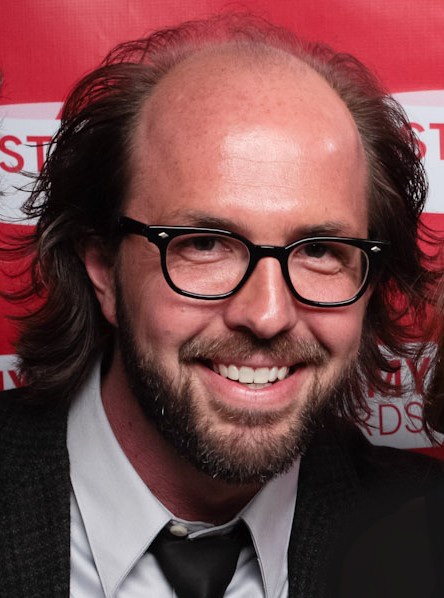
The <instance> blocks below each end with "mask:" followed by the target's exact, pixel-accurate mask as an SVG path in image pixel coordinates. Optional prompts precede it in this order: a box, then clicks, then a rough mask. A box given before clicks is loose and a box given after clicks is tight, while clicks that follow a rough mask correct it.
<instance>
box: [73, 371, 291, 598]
mask: <svg viewBox="0 0 444 598" xmlns="http://www.w3.org/2000/svg"><path fill="white" fill-rule="evenodd" d="M67 444H68V451H69V457H70V465H71V482H72V486H73V491H74V494H75V497H76V500H77V503H78V506H79V510H80V513H81V516H82V519H83V523H84V525H85V529H86V533H87V536H88V540H89V543H90V546H91V551H92V554H93V557H94V562H95V565H96V567H97V572H98V574H99V577H100V580H101V583H102V586H103V589H104V592H105V595H106V596H107V597H108V596H112V595H113V594H114V593H115V591H116V589H117V588H118V586H119V585H120V584H121V583H122V581H123V579H124V578H125V577H126V575H127V574H128V573H129V571H130V570H131V569H132V567H133V566H134V564H135V563H136V562H137V561H138V559H139V558H140V557H141V556H142V555H143V554H144V553H145V551H146V550H147V548H148V547H149V545H150V544H151V542H152V541H153V540H154V538H155V537H156V536H157V534H158V533H159V531H160V530H161V529H162V528H163V527H164V526H165V525H166V524H167V523H168V522H169V521H170V520H171V519H176V518H175V517H174V515H172V514H171V513H170V512H169V511H168V509H166V508H165V507H164V506H163V505H162V504H161V503H160V502H159V501H158V500H157V498H156V497H155V496H154V495H153V494H152V492H150V490H149V489H148V487H147V486H146V485H145V484H144V482H143V481H142V480H141V478H140V477H139V475H138V474H137V473H136V471H135V470H134V468H133V467H132V465H131V464H130V462H129V461H128V459H127V457H126V456H125V454H124V452H123V451H122V449H121V448H120V445H119V443H118V441H117V440H116V438H115V436H114V433H113V431H112V429H111V426H110V424H109V422H108V419H107V417H106V414H105V411H104V408H103V405H102V400H101V394H100V364H99V363H98V364H97V365H96V366H95V368H94V370H93V372H92V373H91V375H90V377H89V379H88V380H87V382H86V383H85V384H84V386H83V387H82V389H81V390H80V391H79V393H78V394H77V396H76V397H75V398H74V400H73V403H72V405H71V408H70V413H69V418H68V439H67ZM298 474H299V460H297V461H296V462H295V464H294V465H293V466H292V467H291V469H290V471H289V472H288V473H286V474H285V475H282V476H279V477H277V478H275V479H273V480H272V481H271V482H269V483H268V484H266V485H265V486H264V487H263V488H262V490H261V491H260V492H259V493H258V494H257V495H256V496H255V497H254V498H253V499H252V500H251V501H250V502H249V503H248V505H246V507H244V509H243V510H242V511H241V512H240V513H239V515H238V517H236V519H238V518H242V519H243V520H244V521H245V523H246V524H247V526H248V528H249V530H250V533H251V535H252V538H253V544H254V547H255V549H256V553H257V555H258V559H259V566H260V569H261V574H262V579H263V581H264V585H265V590H266V596H273V595H274V592H275V589H276V588H277V587H279V586H280V585H282V583H283V581H284V579H285V577H286V576H287V551H288V543H289V537H290V530H291V524H292V520H293V514H294V507H295V501H296V490H297V480H298ZM176 520H178V519H176ZM178 521H183V520H178ZM185 523H186V522H185ZM230 524H232V522H229V523H228V524H225V526H220V528H221V529H222V528H225V527H227V526H229V525H230ZM203 527H208V526H207V525H206V524H203V525H202V528H203ZM202 528H201V529H202ZM192 529H193V530H196V529H197V528H196V526H195V524H192ZM214 531H215V530H214ZM201 533H202V532H201ZM196 535H197V534H196Z"/></svg>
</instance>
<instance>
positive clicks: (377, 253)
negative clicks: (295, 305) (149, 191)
mask: <svg viewBox="0 0 444 598" xmlns="http://www.w3.org/2000/svg"><path fill="white" fill-rule="evenodd" d="M118 229H119V232H120V234H122V235H128V234H132V235H141V236H142V237H145V238H146V239H148V241H149V242H150V243H154V245H156V246H157V247H158V249H159V252H160V261H161V266H162V271H163V275H164V277H165V280H166V281H167V283H168V284H169V286H170V287H171V288H172V289H173V290H174V291H176V293H179V294H180V295H185V296H186V297H193V298H195V299H207V300H213V299H225V298H226V297H230V296H231V295H234V293H237V291H239V289H241V288H242V286H243V285H244V284H245V282H246V281H247V280H248V278H249V276H250V275H251V273H252V272H253V270H254V268H255V267H256V264H257V263H258V261H259V260H261V259H262V258H265V257H273V258H275V259H277V260H278V262H279V263H280V265H281V269H282V275H283V277H284V279H285V281H286V283H287V285H288V288H289V289H290V291H291V292H292V294H293V295H294V296H295V297H296V298H297V299H298V300H299V301H301V302H302V303H305V304H306V305H312V306H317V307H340V306H343V305H350V304H351V303H354V302H355V301H357V300H358V299H359V298H360V297H362V295H363V294H364V292H365V290H366V289H367V287H368V284H369V281H370V275H371V273H372V272H374V271H375V270H377V268H378V266H379V264H380V262H381V256H382V255H383V253H384V250H385V249H386V248H387V246H388V245H389V243H388V242H387V241H371V240H368V239H356V238H351V237H334V236H324V237H309V238H306V239H300V240H298V241H295V242H294V243H291V244H290V245H287V246H286V247H279V246H274V245H255V244H254V243H252V242H251V241H249V240H248V239H246V238H245V237H242V236H241V235H238V234H236V233H233V232H230V231H226V230H219V229H213V228H194V227H190V226H157V225H156V226H149V225H147V224H143V223H142V222H139V221H137V220H133V219H132V218H128V217H126V216H122V217H121V218H119V220H118Z"/></svg>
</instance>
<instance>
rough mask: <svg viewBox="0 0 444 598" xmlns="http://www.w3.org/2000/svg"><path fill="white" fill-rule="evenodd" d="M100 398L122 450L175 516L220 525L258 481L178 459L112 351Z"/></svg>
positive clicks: (256, 487)
mask: <svg viewBox="0 0 444 598" xmlns="http://www.w3.org/2000/svg"><path fill="white" fill-rule="evenodd" d="M102 401H103V406H104V409H105V413H106V415H107V417H108V420H109V423H110V425H111V428H112V430H113V432H114V435H115V436H116V439H117V441H118V442H119V444H120V447H121V448H122V450H123V452H124V453H125V455H126V457H127V458H128V460H129V462H130V463H131V465H132V466H133V467H134V469H135V470H136V471H137V473H138V475H139V476H140V477H141V479H142V480H143V482H144V483H145V484H146V485H147V486H148V488H149V489H150V491H151V492H152V493H153V494H154V495H155V496H156V497H157V499H158V500H159V501H160V502H161V503H162V504H163V505H164V506H165V507H166V508H167V509H168V510H169V511H171V513H173V514H174V515H175V516H176V517H178V518H181V519H185V520H188V521H205V522H208V523H214V524H221V523H225V522H226V521H229V520H230V519H232V518H233V517H234V516H235V515H236V514H237V513H238V512H239V511H240V510H241V509H242V508H243V507H244V506H245V505H246V504H247V503H248V502H249V501H250V500H251V498H252V497H253V496H254V495H255V494H256V493H257V492H258V490H259V489H260V486H259V485H257V484H251V485H234V484H228V483H226V482H224V481H222V480H218V479H213V478H212V477H211V476H209V475H207V474H205V473H202V472H201V471H199V470H198V469H196V468H195V467H194V466H193V465H191V464H190V463H189V462H188V461H186V460H185V459H184V458H182V457H181V456H180V455H178V454H177V452H176V451H175V450H174V448H173V447H172V446H171V445H170V444H169V443H168V442H167V441H166V440H165V439H164V438H163V436H162V435H161V434H160V433H159V432H158V431H157V429H156V428H155V427H154V425H153V424H152V423H151V422H150V421H148V420H147V418H146V417H145V416H144V414H143V412H142V410H141V408H140V406H139V404H138V402H137V400H136V398H135V397H134V395H133V394H132V392H131V391H130V389H129V387H128V383H127V379H126V375H125V372H124V370H123V367H122V364H121V361H120V359H119V357H118V355H116V356H115V357H114V358H113V361H112V364H111V367H110V369H109V370H108V372H107V373H106V375H105V377H104V379H103V381H102Z"/></svg>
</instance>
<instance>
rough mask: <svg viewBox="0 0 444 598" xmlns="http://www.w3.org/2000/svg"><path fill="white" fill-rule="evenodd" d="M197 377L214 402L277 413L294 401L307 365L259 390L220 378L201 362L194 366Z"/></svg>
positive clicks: (305, 373)
mask: <svg viewBox="0 0 444 598" xmlns="http://www.w3.org/2000/svg"><path fill="white" fill-rule="evenodd" d="M194 367H195V368H196V370H197V374H198V376H199V378H200V379H201V380H202V381H203V384H204V385H205V386H206V388H207V389H208V390H209V391H210V393H211V395H212V397H213V400H215V401H220V402H222V403H225V404H227V405H231V406H233V407H236V408H238V409H242V408H244V409H250V410H252V409H253V410H254V409H257V410H261V411H267V410H276V409H283V408H285V407H287V406H289V405H290V404H291V403H293V402H294V401H295V400H297V396H298V395H299V393H300V392H301V388H302V386H303V382H304V380H305V378H306V376H307V372H308V370H309V369H310V366H301V367H299V368H298V369H296V371H295V372H293V373H292V374H290V375H289V376H288V377H287V378H285V379H284V380H281V381H279V382H275V383H273V384H271V385H270V386H266V387H265V388H260V389H252V388H248V387H247V386H245V385H244V384H240V383H239V382H235V381H233V380H230V379H228V378H224V377H223V376H220V375H219V374H217V373H216V372H214V371H213V370H212V369H210V368H208V367H206V366H205V365H203V364H201V363H198V362H197V363H195V364H194Z"/></svg>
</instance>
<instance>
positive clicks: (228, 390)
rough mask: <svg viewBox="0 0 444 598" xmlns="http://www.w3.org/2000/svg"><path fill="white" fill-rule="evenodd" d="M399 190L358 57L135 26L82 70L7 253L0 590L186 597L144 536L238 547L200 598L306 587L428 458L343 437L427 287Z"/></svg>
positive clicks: (393, 148)
mask: <svg viewBox="0 0 444 598" xmlns="http://www.w3.org/2000/svg"><path fill="white" fill-rule="evenodd" d="M402 127H405V128H402ZM424 198H425V182H424V178H423V172H422V168H421V165H420V163H419V160H418V158H417V157H416V153H415V146H414V140H413V138H412V136H411V133H410V132H409V129H408V127H407V123H406V121H405V118H404V116H403V114H402V112H401V111H400V109H399V107H398V106H397V105H396V104H394V103H393V102H392V101H391V100H388V99H386V98H385V96H384V94H383V92H382V91H381V90H380V89H379V88H378V86H377V84H376V83H375V81H374V79H373V78H372V76H371V75H370V74H369V73H368V72H367V71H366V70H365V68H364V67H362V65H360V64H359V63H358V62H356V61H354V60H353V59H352V58H350V57H344V56H341V55H335V54H334V53H332V52H331V51H329V50H328V49H325V48H324V49H323V48H319V47H317V46H313V47H311V46H304V45H303V44H302V43H300V42H298V41H297V40H295V39H294V38H293V37H292V36H291V35H290V34H289V33H287V32H285V31H282V30H280V29H277V28H274V27H272V26H269V25H267V24H265V23H261V22H259V21H256V20H254V19H250V18H247V17H242V18H239V17H226V18H220V19H213V20H210V21H208V22H200V23H190V24H185V25H184V26H182V27H179V28H177V29H175V30H169V31H164V32H158V33H156V34H154V35H152V36H151V37H149V38H147V39H143V40H138V41H136V42H131V43H129V44H123V45H122V46H120V47H118V48H117V49H116V50H115V51H114V52H112V53H111V54H110V55H109V56H108V58H107V60H106V61H105V63H104V64H103V65H102V67H101V68H99V69H97V70H95V71H93V72H92V73H91V74H90V75H88V76H86V77H85V79H83V81H81V82H80V83H79V84H78V85H77V86H76V88H75V89H74V91H73V92H72V94H71V96H70V98H69V99H68V102H67V104H66V106H65V109H64V114H63V118H62V125H61V129H60V132H59V133H58V134H57V136H56V139H55V141H54V143H53V145H52V147H51V149H50V152H49V159H48V161H47V163H46V165H45V167H44V168H43V171H42V173H41V175H40V177H39V179H38V181H37V183H36V186H35V188H34V191H33V193H32V195H31V197H30V199H29V200H28V202H27V204H26V205H25V208H24V210H25V213H27V214H28V215H29V216H35V215H38V216H39V221H38V224H37V227H36V232H35V235H34V237H33V238H32V239H31V240H28V244H26V242H23V243H22V244H21V245H20V246H18V247H17V250H16V251H17V252H18V254H19V255H23V252H28V254H29V251H30V250H31V251H32V252H33V253H34V255H35V258H34V261H33V265H32V272H33V281H32V285H31V286H30V287H29V288H27V289H25V290H23V291H21V292H20V294H18V295H17V296H16V299H17V298H21V299H23V298H26V297H29V296H31V295H32V294H34V293H35V292H38V293H40V295H41V296H42V301H41V303H40V304H39V307H38V308H37V309H35V310H34V312H33V313H32V314H31V315H30V316H29V317H27V318H25V322H24V326H23V332H22V335H21V339H20V341H19V344H18V354H19V356H20V360H21V361H20V363H21V371H22V373H23V375H24V377H25V379H26V383H27V386H26V387H25V388H24V389H22V390H20V391H16V392H14V393H9V396H7V397H5V398H4V399H3V401H2V413H3V415H2V422H3V423H2V426H3V431H2V445H1V451H2V455H4V458H3V463H2V466H1V467H2V469H1V482H2V488H3V492H2V494H3V496H2V501H3V503H2V507H1V508H2V520H1V534H2V535H1V539H0V546H1V554H2V555H4V556H3V557H2V558H3V561H4V563H3V565H2V572H3V573H2V584H1V589H0V596H9V597H10V596H12V595H14V596H29V595H33V596H45V598H46V597H48V596H68V593H70V594H69V595H71V596H73V597H75V598H78V597H80V596H82V597H83V596H91V597H95V596H97V597H98V596H100V597H103V596H106V597H107V598H108V597H111V596H116V597H119V598H120V597H122V598H123V597H130V596H134V597H135V596H142V595H143V596H156V597H162V596H172V595H173V594H172V589H171V588H174V589H175V591H176V592H177V595H178V596H197V595H198V594H197V591H198V590H197V589H189V588H188V589H186V590H183V589H182V586H181V584H182V582H183V580H182V581H180V580H179V581H178V580H177V577H174V575H173V573H174V572H173V573H171V571H170V569H171V568H172V567H173V566H174V564H175V561H176V560H177V559H178V558H179V557H176V556H173V557H172V558H170V559H169V560H168V559H166V564H165V562H164V560H163V557H162V554H163V552H162V551H163V548H162V547H160V548H159V550H158V544H161V540H160V539H157V538H162V537H164V536H165V535H166V536H167V538H166V541H167V543H168V539H169V541H170V543H171V542H173V540H174V537H176V538H177V537H179V536H183V537H184V538H183V539H182V540H180V542H181V545H182V546H183V545H185V546H186V547H188V549H189V551H188V552H190V551H191V550H194V548H195V547H199V546H201V547H202V546H204V547H206V546H207V544H205V542H208V546H209V545H210V540H209V539H210V538H211V537H216V538H220V537H223V538H225V539H226V540H227V539H229V538H232V537H233V538H235V543H236V542H237V540H238V539H239V538H240V537H242V541H240V543H239V542H238V545H237V553H236V556H235V557H234V565H235V571H234V574H233V571H230V572H228V573H227V575H225V574H224V580H223V583H222V585H221V588H219V589H217V590H216V589H212V590H209V591H208V592H207V593H206V594H205V593H203V594H199V595H202V596H203V595H205V596H212V597H213V596H214V597H215V596H222V595H226V596H231V597H233V598H234V597H239V596H267V597H268V598H272V597H273V598H275V597H276V598H282V597H284V596H287V595H289V596H297V597H298V598H301V597H303V596H321V595H324V593H325V592H326V591H327V590H328V589H329V588H328V587H327V585H326V577H325V576H326V574H327V573H326V571H327V569H326V567H328V564H329V563H330V556H331V555H330V549H331V547H332V546H333V543H334V540H335V539H336V536H337V535H338V533H339V530H340V529H341V528H342V527H344V526H346V524H347V522H348V520H349V516H350V515H351V513H352V512H353V510H354V509H355V508H357V505H358V504H360V503H361V502H362V500H363V499H364V497H367V496H368V495H369V493H370V492H378V491H379V490H380V489H381V488H382V487H384V486H386V485H389V484H392V485H393V487H394V488H395V487H396V489H397V490H399V489H400V488H402V489H403V490H405V491H406V492H410V491H413V490H416V491H420V489H421V484H422V483H424V482H425V479H426V477H427V476H426V470H427V469H430V468H431V469H433V467H432V466H430V465H429V463H428V462H424V461H423V460H422V458H420V457H419V456H415V457H414V456H413V455H404V454H403V453H400V452H396V451H390V450H388V449H376V448H372V447H370V446H369V445H368V444H367V443H366V441H365V440H364V439H363V437H362V435H361V434H360V433H359V432H358V431H357V429H356V428H354V427H353V426H351V425H350V423H347V422H350V421H352V422H358V421H359V418H360V417H362V416H363V408H364V401H365V390H366V387H367V384H368V383H369V382H370V383H371V384H372V385H373V386H375V387H377V388H382V387H383V382H382V374H381V371H380V370H381V369H382V370H383V369H385V370H387V369H388V368H389V365H388V363H387V361H386V358H385V357H384V350H385V349H386V348H388V349H390V350H397V351H398V353H399V352H402V351H405V350H406V349H405V347H404V346H403V344H404V343H405V341H406V339H408V338H409V336H408V334H409V330H408V328H407V325H406V324H402V323H399V315H400V313H401V311H402V309H403V305H404V303H403V301H402V300H404V301H407V302H409V303H410V304H411V306H412V315H413V318H414V319H415V317H416V316H418V317H419V314H420V308H421V306H422V304H423V298H424V293H425V291H426V290H427V287H428V285H429V283H430V282H431V280H432V275H431V274H430V273H429V272H428V271H427V270H426V269H425V268H424V267H423V265H422V263H421V262H422V255H421V254H420V251H419V250H418V249H417V247H416V239H417V229H418V226H419V224H418V218H419V214H420V212H421V209H422V207H423V203H424ZM413 283H414V285H413ZM393 292H397V293H399V294H400V299H401V301H399V302H398V303H397V304H396V305H397V307H396V306H392V305H391V303H390V300H391V298H392V295H391V294H392V293H393ZM379 341H382V344H383V345H384V346H385V347H382V348H379V347H378V342H379ZM11 394H12V395H13V396H12V397H11V396H10V395H11ZM301 455H302V457H301ZM381 461H382V463H381ZM162 529H166V530H167V531H166V534H165V533H164V532H162ZM239 530H243V531H239ZM159 534H160V536H159ZM229 541H230V542H231V540H229ZM178 542H179V541H176V540H174V544H175V546H176V545H177V544H178ZM199 543H201V544H199ZM191 547H193V548H191ZM165 550H166V552H168V550H169V548H168V547H167V548H166V549H165ZM218 550H219V549H218ZM209 551H210V548H208V552H209ZM206 552H207V549H206V548H205V550H204V551H201V553H202V554H200V556H198V557H197V556H196V557H193V558H194V560H195V561H196V560H197V559H198V561H197V563H196V562H195V563H194V564H195V565H197V567H199V565H201V568H200V569H198V572H197V574H196V573H194V577H197V581H198V582H202V579H203V578H204V576H205V573H206V569H207V567H209V566H210V564H208V565H207V562H206V560H205V559H206V558H207V555H206ZM239 552H240V556H239V558H238V556H237V555H238V554H239ZM193 554H194V553H193ZM287 554H288V557H287ZM228 560H229V559H228ZM5 563H6V564H5ZM204 563H205V564H204ZM236 563H237V566H236ZM189 567H190V565H189V564H186V565H184V564H180V565H179V575H180V573H181V572H182V573H183V571H184V570H186V571H188V569H189ZM220 568H221V567H220V566H219V569H220ZM180 570H182V571H180ZM176 573H177V572H176ZM191 576H193V572H191ZM185 577H186V575H185ZM183 583H185V585H186V584H188V583H191V582H189V581H188V580H185V582H183ZM174 595H176V594H174Z"/></svg>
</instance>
